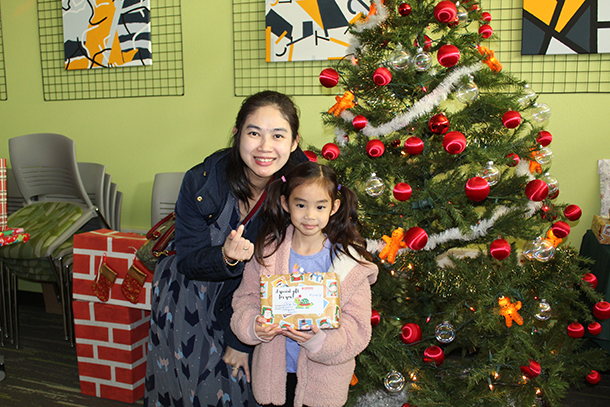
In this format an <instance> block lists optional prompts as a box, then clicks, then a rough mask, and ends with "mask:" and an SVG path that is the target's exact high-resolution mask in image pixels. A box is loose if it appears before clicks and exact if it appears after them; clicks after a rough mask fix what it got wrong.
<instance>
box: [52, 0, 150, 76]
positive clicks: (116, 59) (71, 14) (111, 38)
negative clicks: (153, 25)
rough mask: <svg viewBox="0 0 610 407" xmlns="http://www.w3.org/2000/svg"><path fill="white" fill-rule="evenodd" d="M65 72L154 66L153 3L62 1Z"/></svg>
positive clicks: (133, 0) (144, 0)
mask: <svg viewBox="0 0 610 407" xmlns="http://www.w3.org/2000/svg"><path fill="white" fill-rule="evenodd" d="M61 3H62V10H63V26H64V52H65V66H66V69H69V70H71V69H91V68H113V67H119V66H142V65H152V53H151V42H150V0H62V2H61Z"/></svg>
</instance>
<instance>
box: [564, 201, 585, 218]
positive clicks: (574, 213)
mask: <svg viewBox="0 0 610 407" xmlns="http://www.w3.org/2000/svg"><path fill="white" fill-rule="evenodd" d="M563 214H564V216H565V217H566V219H567V220H571V221H575V220H578V219H580V217H581V216H582V210H581V209H580V207H579V206H578V205H568V206H566V208H565V209H564V210H563Z"/></svg>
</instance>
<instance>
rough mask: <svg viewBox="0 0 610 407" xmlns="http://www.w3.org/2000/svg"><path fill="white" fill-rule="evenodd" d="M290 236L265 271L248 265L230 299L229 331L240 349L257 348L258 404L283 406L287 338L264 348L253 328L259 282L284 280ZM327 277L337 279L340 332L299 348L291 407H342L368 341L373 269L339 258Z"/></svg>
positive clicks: (255, 383) (324, 332) (320, 336)
mask: <svg viewBox="0 0 610 407" xmlns="http://www.w3.org/2000/svg"><path fill="white" fill-rule="evenodd" d="M292 232H293V228H292V227H290V228H289V230H288V231H287V233H286V240H285V241H284V243H283V244H282V246H280V248H279V249H278V251H277V252H276V253H275V254H274V255H273V256H271V257H268V258H266V259H265V262H266V263H267V267H263V266H261V265H260V264H259V263H258V262H257V261H256V260H252V261H250V262H248V264H247V265H246V269H245V270H244V275H243V279H242V282H241V285H240V286H239V288H238V289H237V290H236V291H235V293H234V294H233V318H232V319H231V329H232V330H233V332H234V333H235V335H236V336H237V337H238V338H239V340H241V341H242V342H243V343H246V344H249V345H257V346H256V348H255V349H254V355H253V361H252V389H253V392H254V397H255V398H256V400H257V401H258V402H259V403H260V404H275V405H283V404H284V403H285V402H286V337H284V336H283V335H278V336H276V337H275V338H274V339H272V340H271V341H269V342H262V341H261V340H260V339H259V338H258V337H257V336H256V334H255V333H254V328H253V327H254V320H255V318H256V317H257V316H258V315H260V276H261V275H270V274H288V271H289V270H290V267H289V264H288V261H289V257H290V247H291V241H292ZM353 253H355V251H354V252H353ZM356 256H357V254H356V253H355V257H356ZM356 258H359V257H356ZM328 271H334V272H335V273H337V275H338V276H339V279H340V304H341V325H340V327H339V328H338V329H327V330H321V331H320V332H319V333H318V334H317V335H316V336H315V337H314V338H312V339H310V340H309V341H307V342H306V343H304V344H303V345H301V351H300V352H299V358H298V361H297V380H298V382H297V388H296V394H295V400H294V405H295V407H301V406H303V405H306V406H309V407H339V406H343V405H344V404H345V402H346V401H347V393H348V390H349V385H350V381H351V379H352V375H353V373H354V367H355V365H356V361H355V357H356V355H358V354H359V353H360V352H362V351H363V350H364V349H365V348H366V346H367V345H368V343H369V341H370V339H371V288H370V285H371V284H373V283H374V282H375V280H376V279H377V266H376V265H375V264H373V263H369V262H366V263H364V264H359V263H358V262H356V261H354V260H353V259H352V258H350V257H349V256H346V255H343V254H340V255H339V256H338V257H337V258H336V259H335V260H334V262H333V265H332V267H331V268H330V270H328Z"/></svg>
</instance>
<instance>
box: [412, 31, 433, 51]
mask: <svg viewBox="0 0 610 407" xmlns="http://www.w3.org/2000/svg"><path fill="white" fill-rule="evenodd" d="M413 46H414V47H421V44H418V43H417V40H415V41H414V42H413ZM422 48H423V49H424V51H426V52H428V51H430V48H432V40H431V39H430V37H428V36H427V35H424V45H423V47H422Z"/></svg>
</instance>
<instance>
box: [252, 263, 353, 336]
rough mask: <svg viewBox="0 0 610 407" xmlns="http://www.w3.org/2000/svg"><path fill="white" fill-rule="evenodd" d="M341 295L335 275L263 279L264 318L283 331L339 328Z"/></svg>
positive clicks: (302, 275)
mask: <svg viewBox="0 0 610 407" xmlns="http://www.w3.org/2000/svg"><path fill="white" fill-rule="evenodd" d="M339 295H340V293H339V279H338V277H337V276H336V274H335V273H333V272H329V273H320V272H316V273H298V272H297V273H293V274H279V275H270V276H262V277H261V315H262V316H263V317H264V318H265V319H266V320H267V321H266V322H267V323H268V324H278V325H279V327H280V328H285V327H287V326H291V327H292V328H294V329H297V330H303V331H304V330H310V329H311V327H312V326H313V325H314V324H315V325H317V326H318V327H319V328H320V329H332V328H338V327H339V325H340V320H341V309H340V306H339Z"/></svg>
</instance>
